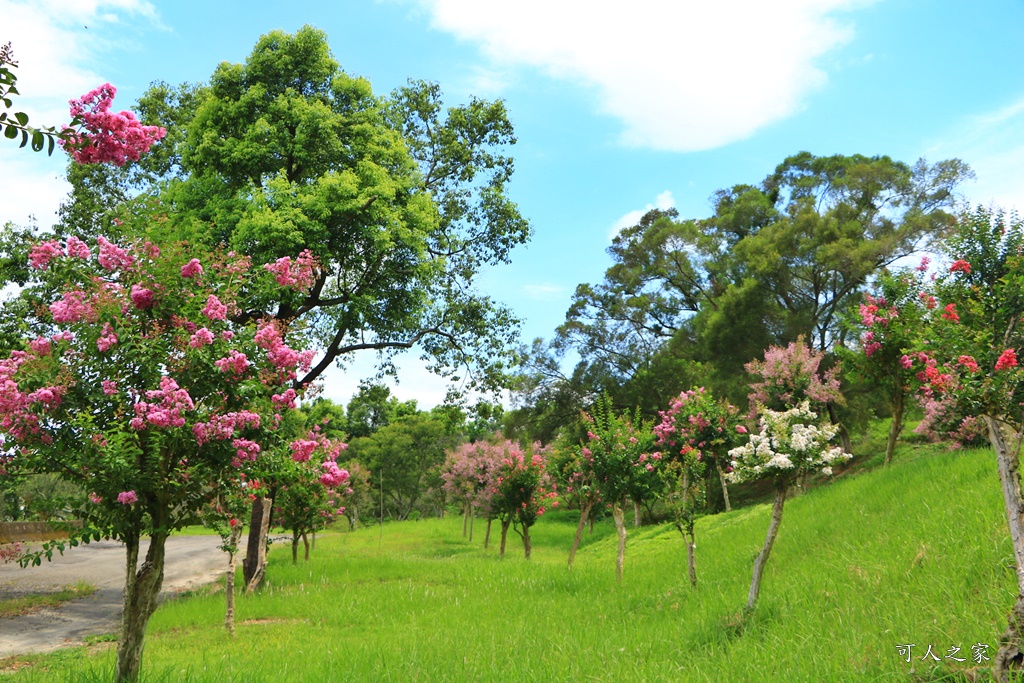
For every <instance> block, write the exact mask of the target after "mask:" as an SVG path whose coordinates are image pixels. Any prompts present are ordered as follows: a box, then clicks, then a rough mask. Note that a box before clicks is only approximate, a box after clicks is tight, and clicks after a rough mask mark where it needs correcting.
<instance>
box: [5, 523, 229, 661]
mask: <svg viewBox="0 0 1024 683" xmlns="http://www.w3.org/2000/svg"><path fill="white" fill-rule="evenodd" d="M219 543H220V537H218V536H171V537H170V538H169V539H167V566H166V568H165V569H164V585H163V592H162V593H161V597H166V596H167V595H168V594H175V593H180V592H182V591H186V590H189V589H191V588H195V587H196V586H199V585H201V584H204V583H209V582H210V581H213V580H214V579H216V578H218V577H219V576H220V575H221V574H223V572H224V570H225V569H226V568H227V555H226V554H225V553H223V552H221V551H220V550H219V549H218V548H217V546H218V545H219ZM147 547H148V541H143V545H142V548H141V550H140V552H139V556H140V559H141V558H142V557H144V556H145V553H146V549H147ZM124 562H125V553H124V546H122V545H121V544H120V543H116V542H114V541H99V542H97V543H89V544H88V545H83V546H79V547H77V548H71V549H70V550H67V551H65V552H64V555H63V556H59V555H58V556H55V557H54V559H53V561H52V562H43V564H42V565H41V566H39V567H29V568H27V569H21V568H20V567H18V565H17V564H5V565H0V600H7V599H10V598H14V597H19V596H22V595H30V594H38V593H51V592H55V591H57V590H58V589H60V588H62V587H64V586H69V585H71V586H73V585H75V584H76V583H77V582H79V581H84V582H86V583H89V584H92V585H93V586H96V592H95V593H93V594H92V595H90V596H89V597H86V598H82V599H81V600H74V601H72V602H68V603H65V604H63V605H60V606H59V607H47V608H43V609H40V610H39V611H36V612H33V613H32V614H26V615H24V616H20V617H12V618H9V619H0V658H2V657H9V656H11V655H15V654H28V653H37V652H49V651H51V650H55V649H57V648H60V647H66V646H68V645H81V644H83V642H84V638H85V637H86V636H89V635H97V634H102V633H112V632H114V631H116V630H117V629H118V627H119V626H120V617H121V591H122V589H123V588H124Z"/></svg>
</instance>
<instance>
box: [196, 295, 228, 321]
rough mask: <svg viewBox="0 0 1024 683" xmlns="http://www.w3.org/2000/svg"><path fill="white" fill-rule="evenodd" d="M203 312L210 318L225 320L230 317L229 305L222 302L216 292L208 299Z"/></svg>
mask: <svg viewBox="0 0 1024 683" xmlns="http://www.w3.org/2000/svg"><path fill="white" fill-rule="evenodd" d="M202 313H203V315H205V316H206V317H207V318H209V319H210V320H225V319H226V318H227V317H228V307H227V306H225V305H224V304H222V303H221V302H220V299H218V298H217V296H216V295H215V294H211V295H210V296H209V298H207V299H206V306H205V308H203V310H202Z"/></svg>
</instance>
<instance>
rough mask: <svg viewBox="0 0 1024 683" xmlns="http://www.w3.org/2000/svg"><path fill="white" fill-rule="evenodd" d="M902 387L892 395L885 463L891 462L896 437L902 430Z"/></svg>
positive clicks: (903, 397)
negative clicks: (890, 420)
mask: <svg viewBox="0 0 1024 683" xmlns="http://www.w3.org/2000/svg"><path fill="white" fill-rule="evenodd" d="M905 393H906V392H904V390H903V388H902V387H900V388H898V389H897V390H896V391H895V392H894V394H893V397H892V425H890V426H889V440H888V441H887V442H886V443H885V464H886V465H888V464H889V463H891V462H892V454H893V453H894V452H895V451H896V439H898V438H899V436H900V432H902V431H903V403H904V399H905V398H906V397H905V396H904V394H905Z"/></svg>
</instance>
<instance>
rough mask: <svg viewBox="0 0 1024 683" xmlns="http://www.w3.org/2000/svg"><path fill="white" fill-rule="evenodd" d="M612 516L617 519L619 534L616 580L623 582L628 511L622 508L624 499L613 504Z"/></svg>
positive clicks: (616, 528) (616, 525)
mask: <svg viewBox="0 0 1024 683" xmlns="http://www.w3.org/2000/svg"><path fill="white" fill-rule="evenodd" d="M612 518H613V519H615V531H616V532H617V533H618V535H619V553H618V555H616V557H615V580H616V581H618V582H619V583H620V584H621V583H622V570H623V567H624V566H625V564H626V513H625V512H623V510H622V501H616V502H615V503H613V504H612Z"/></svg>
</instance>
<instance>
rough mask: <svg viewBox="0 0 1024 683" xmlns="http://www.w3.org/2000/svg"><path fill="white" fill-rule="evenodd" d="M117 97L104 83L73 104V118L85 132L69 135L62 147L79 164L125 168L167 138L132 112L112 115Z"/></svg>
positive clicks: (160, 130)
mask: <svg viewBox="0 0 1024 683" xmlns="http://www.w3.org/2000/svg"><path fill="white" fill-rule="evenodd" d="M116 93H117V89H116V88H115V87H114V86H112V85H111V84H110V83H104V84H103V85H101V86H100V87H98V88H96V89H95V90H91V91H89V92H87V93H86V94H84V95H82V96H81V97H80V98H78V99H77V100H71V102H70V105H71V116H72V117H73V118H74V119H75V120H77V121H80V122H81V129H79V130H72V131H70V132H68V133H67V135H66V136H65V138H64V139H62V140H61V141H60V144H61V146H62V147H64V149H65V150H67V151H68V152H69V153H70V154H71V158H72V159H74V160H75V161H77V162H78V163H80V164H101V163H109V164H114V165H115V166H123V165H124V164H126V163H127V162H128V161H138V159H139V156H140V155H142V154H144V153H145V152H147V151H149V148H150V147H151V146H152V145H153V143H155V142H156V141H157V140H160V139H161V138H163V137H164V136H165V135H166V134H167V131H166V130H165V129H163V128H161V127H160V126H144V125H142V123H141V122H140V121H139V120H138V119H136V118H135V114H133V113H132V112H130V111H122V112H114V111H111V110H110V107H111V105H112V104H113V103H114V95H115V94H116Z"/></svg>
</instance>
